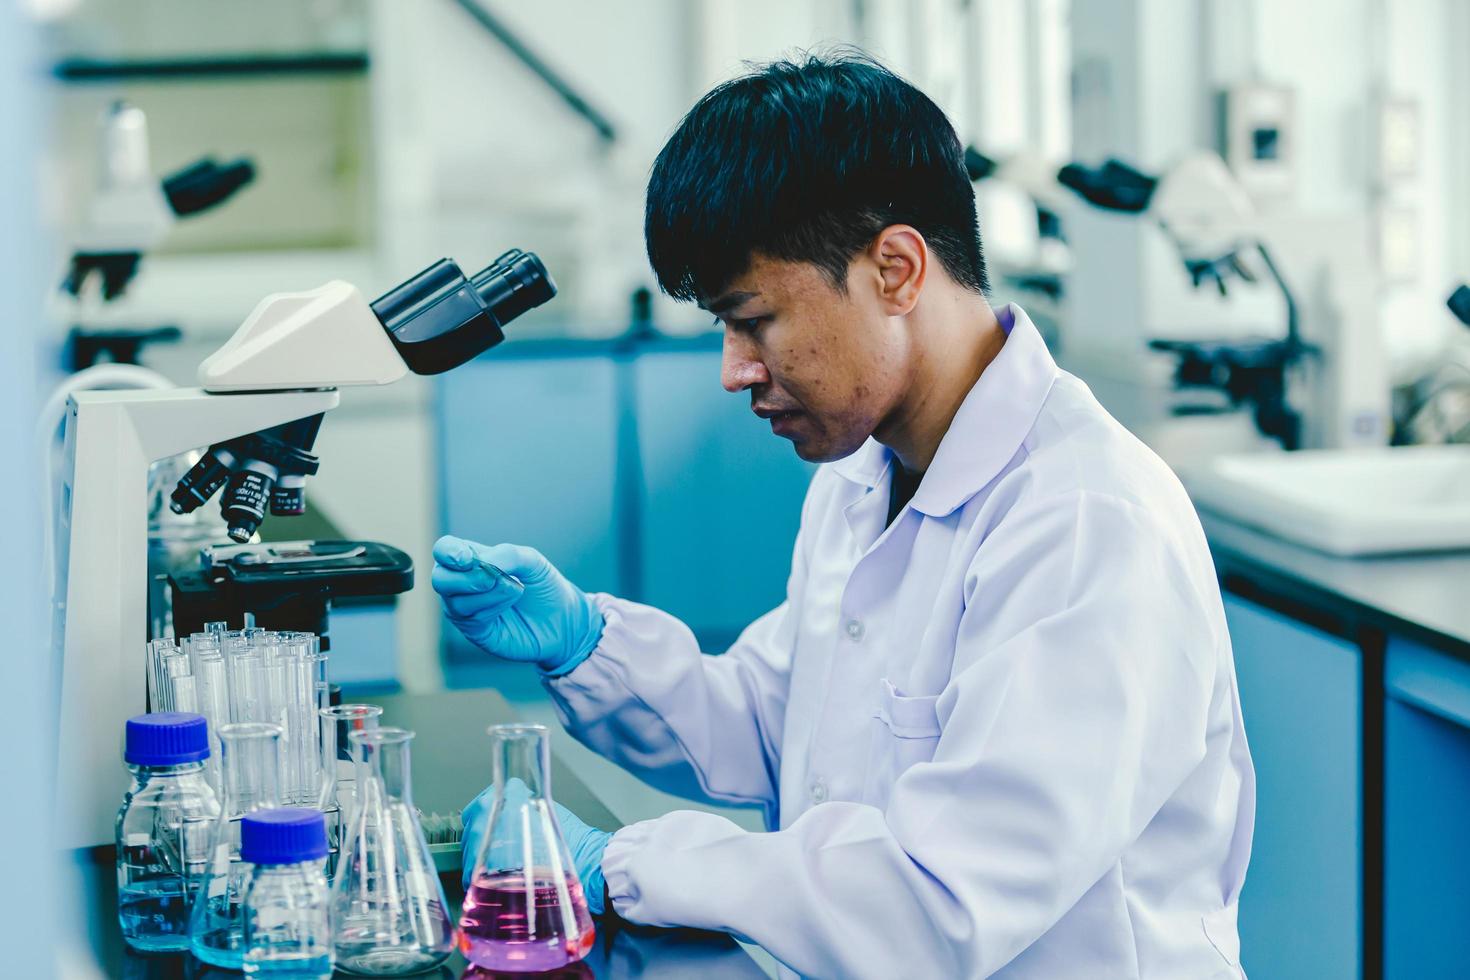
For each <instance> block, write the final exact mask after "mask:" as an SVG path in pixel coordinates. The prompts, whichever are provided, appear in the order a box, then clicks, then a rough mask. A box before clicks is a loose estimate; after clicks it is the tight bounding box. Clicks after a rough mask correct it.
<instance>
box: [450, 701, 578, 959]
mask: <svg viewBox="0 0 1470 980" xmlns="http://www.w3.org/2000/svg"><path fill="white" fill-rule="evenodd" d="M490 738H491V741H492V743H493V753H494V763H495V796H494V801H493V802H492V803H491V804H490V815H489V817H488V818H487V820H486V825H485V827H486V829H485V836H484V838H483V839H482V840H481V841H480V847H479V853H478V854H477V855H476V858H475V869H474V874H473V876H472V877H471V879H470V887H469V891H468V892H467V893H466V894H465V898H464V914H463V915H462V916H461V917H460V920H459V930H460V938H459V950H460V952H461V953H463V954H464V956H465V958H466V959H467V960H469V961H470V962H471V963H474V964H476V965H477V966H482V967H487V968H489V969H492V970H504V971H509V972H514V973H529V972H535V971H540V970H553V969H556V968H558V967H562V966H565V965H567V964H568V963H572V962H575V961H577V960H580V959H581V958H582V957H584V956H586V955H587V953H588V952H590V951H591V949H592V944H593V941H594V939H595V938H596V933H595V932H594V931H593V928H592V917H591V915H589V914H588V912H587V900H586V898H585V897H584V896H583V894H582V883H581V882H580V881H579V880H578V879H577V872H576V869H575V868H574V867H573V865H572V860H571V855H570V854H569V852H568V851H567V842H566V840H565V839H564V838H563V837H562V834H561V828H560V827H559V826H557V823H556V812H555V810H554V809H553V808H552V804H551V748H550V745H551V743H550V740H549V738H548V736H547V732H546V728H545V727H544V726H542V725H493V726H491V728H490Z"/></svg>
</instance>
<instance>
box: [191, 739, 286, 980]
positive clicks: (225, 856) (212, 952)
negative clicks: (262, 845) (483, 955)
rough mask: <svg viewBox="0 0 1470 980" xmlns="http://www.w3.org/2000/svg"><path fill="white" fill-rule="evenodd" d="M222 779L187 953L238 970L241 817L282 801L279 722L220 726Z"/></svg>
mask: <svg viewBox="0 0 1470 980" xmlns="http://www.w3.org/2000/svg"><path fill="white" fill-rule="evenodd" d="M219 741H220V782H221V783H222V785H223V790H224V805H223V806H222V807H221V808H220V815H219V820H218V821H216V823H215V825H214V831H213V832H212V833H211V834H210V838H209V854H210V861H209V870H208V874H207V876H206V877H205V879H204V881H203V883H202V884H201V885H200V887H199V891H198V893H196V895H195V896H194V905H193V908H192V910H191V912H190V918H189V951H190V952H192V953H193V954H194V956H195V957H196V958H197V959H200V960H203V961H204V962H205V963H208V964H210V965H211V966H222V967H225V968H227V969H232V970H239V969H241V968H242V967H243V966H244V963H245V945H244V944H245V936H244V910H243V907H242V905H241V903H242V902H243V901H244V898H245V888H246V886H247V885H248V884H249V882H250V872H251V870H252V868H251V866H250V865H249V864H246V863H245V862H244V861H242V860H241V859H240V818H241V817H243V816H245V814H247V813H252V812H254V811H255V810H261V809H265V808H268V807H277V806H280V805H281V788H280V742H281V729H280V726H278V725H270V724H266V723H265V722H245V723H241V724H235V725H222V726H220V729H219Z"/></svg>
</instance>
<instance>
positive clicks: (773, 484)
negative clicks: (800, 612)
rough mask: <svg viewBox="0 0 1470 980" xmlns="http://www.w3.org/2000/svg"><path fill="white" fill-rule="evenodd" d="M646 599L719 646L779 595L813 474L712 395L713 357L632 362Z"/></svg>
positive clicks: (717, 393) (740, 401)
mask: <svg viewBox="0 0 1470 980" xmlns="http://www.w3.org/2000/svg"><path fill="white" fill-rule="evenodd" d="M633 370H634V377H635V379H636V381H635V399H634V404H635V406H636V416H637V433H638V463H639V476H640V479H641V481H642V492H641V494H639V500H640V503H641V514H640V518H639V530H640V538H641V550H642V582H641V585H642V593H643V597H642V598H643V601H644V602H648V603H650V604H652V605H655V606H657V607H659V608H660V609H664V610H667V611H668V612H671V613H673V614H674V615H676V616H678V617H679V618H681V619H683V620H684V621H685V622H686V623H688V624H689V626H690V627H691V628H693V630H694V631H695V633H696V634H698V635H699V637H700V639H701V641H703V643H704V645H705V649H707V650H712V651H717V650H722V649H724V648H725V646H727V645H728V644H729V642H730V641H731V640H733V639H734V637H735V636H736V635H737V634H738V633H739V632H740V630H741V629H743V628H744V627H745V626H747V625H749V624H750V622H751V621H752V620H753V619H755V617H757V616H759V615H761V614H762V613H764V612H766V611H767V610H769V609H772V608H774V607H775V606H776V605H777V604H778V603H779V602H781V600H782V599H783V598H785V595H786V578H787V575H788V574H789V573H790V571H791V549H792V545H793V544H794V543H795V541H796V531H797V528H798V526H799V525H800V523H801V502H802V499H803V497H804V496H805V494H806V487H807V484H808V483H809V482H810V480H811V474H812V469H813V468H812V467H811V466H810V465H809V464H807V463H803V462H802V461H801V460H800V459H799V458H798V457H797V455H796V453H795V452H794V451H793V450H792V448H791V443H789V442H788V441H786V440H785V439H779V438H776V437H775V436H772V435H771V431H770V427H769V426H768V424H767V423H765V422H762V421H761V420H760V419H757V418H756V417H755V416H754V415H752V414H751V413H750V398H749V396H748V395H731V394H729V393H728V392H726V391H724V390H722V389H721V388H720V353H719V351H718V350H713V351H687V352H673V353H648V354H644V355H642V356H640V357H639V358H638V359H637V360H636V361H634V362H633Z"/></svg>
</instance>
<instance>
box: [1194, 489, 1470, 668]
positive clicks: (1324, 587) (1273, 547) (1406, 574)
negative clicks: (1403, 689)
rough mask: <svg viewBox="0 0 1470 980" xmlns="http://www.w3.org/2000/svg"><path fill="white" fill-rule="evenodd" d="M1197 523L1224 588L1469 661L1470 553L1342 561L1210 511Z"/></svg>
mask: <svg viewBox="0 0 1470 980" xmlns="http://www.w3.org/2000/svg"><path fill="white" fill-rule="evenodd" d="M1200 519H1201V521H1202V522H1203V523H1204V527H1205V533H1206V535H1208V537H1209V539H1210V550H1211V552H1212V553H1213V554H1214V556H1215V565H1216V567H1217V568H1218V569H1219V571H1220V575H1221V578H1222V580H1224V582H1225V584H1226V586H1227V587H1230V586H1231V585H1232V582H1233V581H1237V580H1242V579H1243V580H1245V581H1247V582H1253V583H1256V584H1257V585H1258V586H1259V587H1260V588H1262V589H1263V590H1265V591H1266V592H1270V593H1275V594H1280V595H1282V596H1284V597H1285V598H1287V599H1289V600H1293V601H1295V602H1299V603H1305V604H1307V605H1309V606H1313V607H1316V608H1318V609H1320V610H1321V611H1322V612H1324V613H1325V614H1327V615H1328V616H1330V617H1337V618H1339V619H1341V620H1344V621H1345V622H1346V623H1347V624H1348V625H1349V626H1358V625H1369V626H1373V627H1377V628H1379V629H1381V630H1383V631H1384V632H1385V633H1388V634H1400V635H1403V636H1406V637H1408V638H1411V639H1414V640H1417V641H1419V642H1421V643H1425V644H1427V645H1429V646H1432V647H1435V648H1436V649H1439V650H1442V651H1444V652H1446V653H1450V654H1453V655H1456V656H1460V657H1464V658H1466V659H1470V552H1464V551H1461V552H1445V553H1443V554H1415V555H1389V556H1382V557H1370V558H1340V557H1337V556H1334V555H1329V554H1326V553H1324V552H1320V551H1314V550H1313V549H1311V548H1307V547H1304V546H1302V545H1298V544H1294V543H1292V542H1290V541H1286V540H1283V539H1281V538H1279V537H1277V536H1275V535H1273V534H1270V533H1266V532H1263V531H1260V530H1257V529H1255V528H1252V527H1248V526H1246V525H1244V524H1241V523H1239V522H1237V521H1234V520H1232V519H1230V518H1228V517H1224V516H1222V515H1220V514H1216V513H1214V512H1211V511H1205V510H1202V511H1201V512H1200Z"/></svg>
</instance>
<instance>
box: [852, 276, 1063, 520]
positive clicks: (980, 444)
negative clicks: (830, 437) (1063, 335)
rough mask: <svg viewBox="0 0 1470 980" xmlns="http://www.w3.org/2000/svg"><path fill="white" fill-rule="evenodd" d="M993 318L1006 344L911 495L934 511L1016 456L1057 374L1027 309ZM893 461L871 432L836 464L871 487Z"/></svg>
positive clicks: (957, 501) (942, 510)
mask: <svg viewBox="0 0 1470 980" xmlns="http://www.w3.org/2000/svg"><path fill="white" fill-rule="evenodd" d="M996 319H997V320H999V321H1000V325H1001V328H1002V329H1003V330H1005V332H1006V342H1005V346H1003V347H1002V348H1001V350H1000V353H999V354H998V355H996V358H995V360H994V361H992V362H991V363H990V365H989V366H988V367H986V369H985V371H984V373H982V374H981V375H980V380H978V381H976V382H975V386H974V387H973V388H971V389H970V393H969V394H968V395H966V396H965V400H964V402H963V403H961V405H960V409H959V411H958V412H957V413H956V414H955V417H954V421H953V422H951V423H950V426H949V431H948V432H946V433H945V434H944V438H943V439H942V440H940V443H939V451H938V452H937V453H935V456H934V461H933V463H931V464H930V466H929V470H928V472H926V473H925V474H924V479H923V481H922V482H921V483H920V484H919V489H918V490H917V491H916V492H915V493H914V499H913V500H912V501H911V504H910V505H911V506H912V507H913V508H914V509H915V510H917V511H919V512H920V513H922V514H925V515H927V516H929V517H944V516H945V515H947V514H951V513H953V512H954V511H955V510H956V509H957V508H959V506H960V505H961V504H963V503H964V502H965V501H966V500H969V499H970V498H971V497H973V496H974V495H975V494H976V493H978V492H980V490H981V489H983V488H984V486H985V485H986V484H987V483H989V482H990V481H991V480H992V479H994V478H995V476H996V474H998V473H999V472H1000V471H1001V470H1002V469H1003V468H1004V467H1005V465H1006V464H1007V463H1008V462H1010V461H1011V459H1012V458H1013V457H1014V456H1015V455H1016V451H1017V450H1018V449H1020V448H1021V443H1022V442H1023V441H1024V440H1025V438H1026V435H1027V434H1028V433H1029V432H1030V431H1031V427H1032V426H1033V425H1035V424H1036V418H1037V416H1038V415H1040V414H1041V407H1042V404H1043V403H1044V402H1045V401H1046V396H1047V394H1048V393H1049V392H1050V391H1051V386H1052V383H1053V382H1054V381H1056V378H1057V373H1058V372H1057V365H1056V362H1055V361H1054V360H1052V356H1051V353H1050V352H1049V351H1048V350H1047V349H1046V343H1045V342H1044V341H1043V340H1042V339H1041V334H1040V333H1038V332H1037V330H1036V327H1035V325H1034V324H1032V322H1031V318H1030V317H1028V316H1027V315H1026V313H1025V311H1024V310H1022V309H1021V308H1020V307H1019V306H1017V305H1016V304H1014V303H1009V304H1007V305H1006V306H1004V307H1002V308H1001V309H999V310H997V311H996ZM891 461H892V452H891V451H890V450H889V449H888V447H886V446H884V445H882V444H880V443H878V442H877V441H876V440H874V439H871V438H870V439H869V440H868V441H867V442H866V443H864V444H863V445H862V446H861V447H859V448H858V450H857V451H856V452H854V453H853V454H852V455H851V456H848V457H846V458H844V459H840V460H838V461H837V462H835V463H832V464H831V467H832V470H833V472H835V473H836V474H837V475H838V476H841V477H842V478H844V479H846V480H848V481H850V482H852V483H856V484H858V485H860V486H862V487H864V488H866V489H869V490H871V489H873V488H875V487H877V486H878V484H879V483H880V482H881V481H882V479H883V476H884V473H885V472H886V470H887V469H888V466H889V464H890V463H891Z"/></svg>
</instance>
